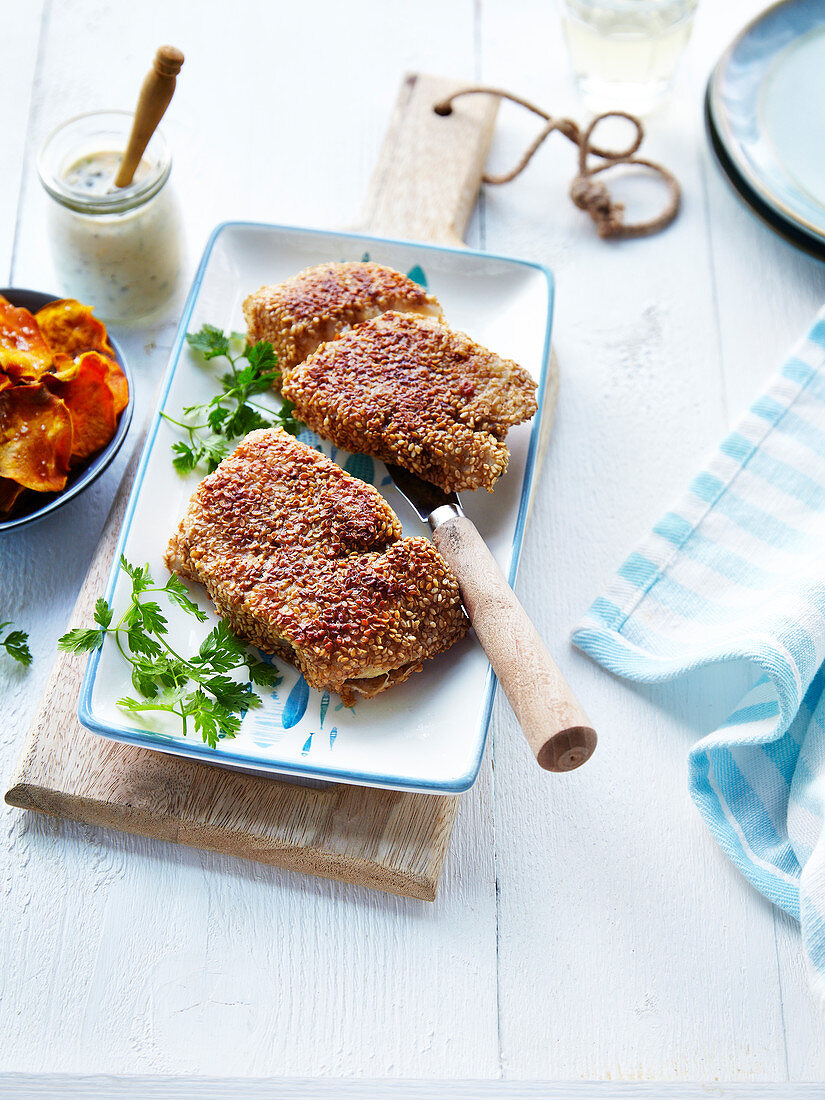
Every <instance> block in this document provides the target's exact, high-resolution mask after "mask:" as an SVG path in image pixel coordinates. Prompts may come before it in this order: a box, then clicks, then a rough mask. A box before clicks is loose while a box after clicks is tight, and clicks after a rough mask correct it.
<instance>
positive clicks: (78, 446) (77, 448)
mask: <svg viewBox="0 0 825 1100" xmlns="http://www.w3.org/2000/svg"><path fill="white" fill-rule="evenodd" d="M107 374H108V367H107V364H106V362H105V361H104V359H103V357H102V356H100V355H96V354H92V355H84V356H83V357H82V359H81V362H80V363H79V364H78V369H77V374H76V375H75V376H74V377H73V378H71V379H70V380H69V381H68V382H57V383H56V384H53V385H54V389H55V392H56V393H58V394H59V395H60V397H62V398H63V400H64V401H65V402H66V407H67V408H68V410H69V413H70V414H71V419H72V430H73V438H72V462H75V461H79V460H80V459H83V458H88V457H89V455H92V454H94V453H95V451H99V450H100V448H101V447H105V446H106V444H107V443H108V442H109V440H110V439H111V438H112V436H113V435H114V434H115V428H116V427H117V418H116V416H115V399H114V397H113V395H112V391H111V390H110V389H109V386H108V384H107V382H106V377H107ZM0 400H2V394H0Z"/></svg>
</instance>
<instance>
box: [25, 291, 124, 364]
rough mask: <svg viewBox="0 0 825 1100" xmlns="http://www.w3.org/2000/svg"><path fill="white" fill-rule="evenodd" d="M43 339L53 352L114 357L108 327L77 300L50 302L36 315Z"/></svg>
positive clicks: (89, 307) (64, 299)
mask: <svg viewBox="0 0 825 1100" xmlns="http://www.w3.org/2000/svg"><path fill="white" fill-rule="evenodd" d="M35 320H36V321H37V323H38V325H39V326H40V331H41V332H42V333H43V337H44V339H45V341H46V343H47V344H48V346H49V347H50V348H51V350H52V351H53V352H58V351H62V352H65V354H66V355H71V356H75V355H77V353H78V352H81V351H86V350H87V349H91V350H93V351H102V352H105V353H106V354H107V355H114V349H113V348H112V345H111V344H110V343H109V335H108V333H107V332H106V326H105V325H104V324H103V322H102V321H98V319H97V317H94V316H93V315H92V307H91V306H84V305H83V303H82V302H77V301H75V299H74V298H61V299H59V300H58V301H56V302H49V304H48V305H47V306H43V308H42V309H39V310H38V311H37V313H36V314H35Z"/></svg>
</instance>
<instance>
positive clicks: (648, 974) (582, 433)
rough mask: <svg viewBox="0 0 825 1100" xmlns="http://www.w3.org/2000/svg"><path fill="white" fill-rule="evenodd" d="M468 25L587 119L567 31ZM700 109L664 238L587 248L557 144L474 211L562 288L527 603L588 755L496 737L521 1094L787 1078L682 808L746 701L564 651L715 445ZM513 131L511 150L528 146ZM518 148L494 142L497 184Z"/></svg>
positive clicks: (552, 15)
mask: <svg viewBox="0 0 825 1100" xmlns="http://www.w3.org/2000/svg"><path fill="white" fill-rule="evenodd" d="M482 15H483V19H482V46H483V65H482V73H483V78H484V80H485V81H486V82H490V83H493V84H502V85H504V86H507V87H511V88H513V89H514V90H515V91H518V92H520V93H521V94H523V95H527V96H528V97H533V98H535V99H536V100H538V101H539V102H540V103H541V104H542V105H544V106H546V107H547V108H548V109H550V110H552V111H554V112H556V113H564V112H569V111H572V112H574V117H578V118H580V119H581V118H583V117H585V115H586V112H584V110H583V109H582V108H581V107H580V106H579V105H578V104H577V103H576V101H575V99H574V97H573V96H572V94H571V91H570V81H569V76H568V70H567V64H566V58H565V55H564V47H563V43H562V41H561V32H560V25H559V21H558V13H557V11H555V10H554V9H553V8H552V7H551V6H550V5H546V4H544V3H532V4H523V5H521V7H520V16H521V26H520V31H519V42H520V48H519V50H518V51H512V52H511V53H510V54H509V55H508V54H507V53H505V52H504V51H503V50H501V49H500V47H499V43H500V42H502V41H503V40H504V39H505V38H506V37H507V36H508V34H510V35H512V34H513V33H514V31H515V26H514V24H513V20H512V6H511V5H508V4H506V3H503V2H500V0H485V2H484V4H483V8H482ZM528 26H529V28H530V33H529V35H528V34H526V33H525V29H526V28H527V27H528ZM721 41H724V39H721V40H720V39H719V38H717V39H716V44H715V45H713V49H714V50H715V49H716V48H718V47H719V45H720V44H721ZM711 45H712V44H711V43H707V44H706V45H705V46H702V45H701V44H700V46H699V48H706V49H710V48H711ZM701 91H702V83H701V79H700V78H697V75H696V72H695V70H693V69H692V68H691V67H690V66H689V67H688V68H687V69H686V70H685V71H683V73H682V74H681V75H680V78H679V82H678V86H677V94H676V96H675V97H674V100H673V102H672V103H671V104H670V106H669V107H668V108H667V109H665V110H664V111H663V112H661V113H660V114H659V115H658V116H654V117H653V118H651V120H650V121H649V125H648V131H649V137H648V141H647V143H646V145H645V148H644V155H646V156H650V157H652V158H654V159H661V160H662V161H663V162H664V163H665V164H667V165H668V166H669V167H670V168H672V169H673V170H674V171H675V173H676V175H677V176H678V178H679V179H680V180H681V181H682V184H683V187H684V198H685V202H684V209H683V212H682V214H681V216H680V218H679V220H678V221H677V222H676V223H675V225H674V226H673V227H672V228H670V229H669V230H668V231H667V232H666V233H664V234H662V235H660V236H657V237H654V238H651V239H649V240H642V241H636V242H633V241H629V242H624V243H619V244H617V243H615V242H614V243H605V242H602V241H600V240H599V239H598V238H597V237H596V236H595V233H594V230H593V227H592V226H591V225H590V223H589V221H588V220H587V218H586V217H585V216H584V215H583V214H582V213H580V212H579V211H577V210H576V209H575V208H574V207H573V206H572V204H571V203H570V201H569V199H568V197H567V189H568V187H569V184H570V181H571V178H572V176H573V174H574V172H575V154H574V152H573V150H572V148H571V147H570V146H569V145H568V143H567V142H566V141H565V140H564V139H562V138H561V137H560V136H558V135H556V136H554V137H553V139H552V141H551V144H550V146H549V147H546V148H545V149H544V150H543V151H542V152H541V153H540V154H539V155H538V156H537V157H536V159H535V161H534V163H533V164H532V165H531V166H530V168H529V169H528V172H527V173H525V175H524V176H523V177H521V178H520V179H519V180H517V181H516V182H514V183H513V184H511V185H508V186H506V187H502V188H498V189H495V190H491V191H489V192H488V195H487V199H486V210H487V212H488V223H487V245H488V247H490V248H491V249H493V250H500V251H505V250H506V251H510V252H514V253H521V254H526V255H528V256H531V257H533V258H538V259H542V260H544V261H545V262H549V263H550V264H551V265H552V266H553V267H554V270H555V272H556V276H557V279H558V289H559V293H558V302H557V328H556V348H557V351H558V354H559V359H560V364H561V371H562V385H561V398H560V404H559V412H558V418H557V428H556V432H555V438H554V440H553V441H552V443H551V447H550V452H549V454H548V462H547V468H546V471H545V475H544V477H543V479H542V483H541V486H540V489H539V495H538V497H537V501H536V523H535V525H534V526H533V528H532V529H531V530H530V531H529V532H528V536H527V541H526V546H525V556H524V565H523V571H522V575H521V581H520V588H519V591H520V593H521V595H522V598H523V599H524V600H525V601H526V602H527V605H528V606H529V607H530V608H531V610H532V612H533V614H534V616H535V618H536V621H537V623H538V625H539V627H540V629H541V630H542V632H543V634H544V636H545V637H546V638H547V640H548V641H549V643H550V645H551V648H552V649H553V650H554V651H555V652H556V653H557V655H558V657H559V660H560V663H561V664H562V667H563V668H564V669H565V671H566V672H567V673H568V675H569V679H570V681H571V683H572V684H573V685H574V688H575V690H576V691H577V693H578V695H579V696H580V698H581V699H582V701H583V703H584V706H585V708H586V709H588V710H589V712H590V716H591V718H592V719H593V721H594V723H595V725H596V727H597V729H598V730H599V731H600V734H601V743H600V747H599V749H598V750H597V753H596V756H595V757H594V758H593V760H592V761H591V762H590V764H588V765H587V766H586V767H585V768H584V769H582V771H581V772H577V773H574V774H572V775H570V776H564V777H556V776H548V775H544V774H540V773H539V772H538V771H537V770H536V768H535V765H534V764H533V762H532V761H531V760H530V758H529V753H527V752H525V749H524V746H523V745H522V744H521V742H520V740H519V738H518V735H517V732H516V730H515V729H514V728H513V723H512V720H511V719H510V718H509V715H507V717H506V720H505V722H504V726H505V727H506V728H505V729H504V730H503V731H502V735H501V736H497V739H496V745H495V748H496V769H495V776H496V835H497V874H498V883H499V898H500V917H499V925H500V944H499V956H500V1004H501V1008H500V1011H501V1024H500V1027H501V1037H502V1065H503V1068H504V1073H505V1075H506V1076H507V1077H512V1078H538V1077H541V1078H545V1077H549V1078H552V1079H560V1078H568V1077H569V1078H581V1077H585V1078H611V1079H614V1080H673V1079H680V1080H691V1079H694V1080H695V1079H702V1080H726V1079H734V1080H739V1079H741V1080H759V1079H762V1080H770V1079H777V1078H784V1076H785V1073H786V1060H785V1051H784V1035H783V1018H782V1011H781V1001H780V989H779V979H778V973H777V965H776V957H775V947H774V932H773V914H772V910H771V907H770V906H769V905H768V904H767V903H765V902H763V901H762V900H761V899H760V898H759V897H758V896H757V895H756V893H755V892H754V891H752V890H751V888H750V887H749V886H747V884H746V883H745V881H744V880H743V879H742V878H741V877H740V876H739V875H738V873H737V872H736V871H735V870H734V869H733V867H732V866H731V865H730V864H729V863H728V861H727V860H725V859H724V857H723V856H722V854H721V853H720V852H719V850H718V849H717V847H716V845H715V844H714V842H713V841H712V839H711V837H710V835H709V834H708V832H707V831H706V829H705V828H704V826H703V825H702V823H701V821H700V819H699V816H698V814H697V813H696V811H695V809H694V807H693V805H692V803H691V802H690V799H689V797H688V793H687V784H686V759H685V758H686V750H687V747H688V745H689V744H690V743H691V742H692V741H693V740H696V739H697V737H698V736H699V735H700V733H702V732H704V731H705V730H707V729H710V728H712V719H713V714H714V712H716V713H717V714H719V715H720V716H721V714H722V713H723V712H724V709H725V704H724V699H723V696H724V695H727V697H728V700H731V699H734V698H736V696H737V691H738V689H737V683H736V679H735V678H734V677H730V676H728V677H725V679H724V680H722V681H720V680H719V679H718V678H716V679H714V677H713V674H707V675H706V676H705V677H704V679H702V680H701V681H694V682H692V683H691V684H689V685H688V684H677V685H674V686H670V687H668V686H665V687H661V688H657V689H640V688H637V687H632V686H629V685H627V684H624V683H621V682H619V681H618V680H616V679H614V678H612V677H609V676H608V675H607V674H606V673H604V672H602V671H600V670H598V669H597V668H596V667H595V666H594V665H592V664H591V663H590V662H588V661H587V660H586V659H585V658H583V657H582V656H581V655H579V654H577V653H574V652H572V651H571V650H570V648H569V645H568V641H567V638H568V631H569V630H570V628H571V627H572V626H573V624H574V623H575V622H576V619H577V618H578V616H580V615H581V613H582V612H583V611H584V609H585V608H586V607H587V605H588V604H589V602H590V600H591V599H592V598H593V597H594V596H595V595H597V594H598V592H599V589H600V587H601V586H603V585H604V583H605V582H606V581H607V579H608V578H609V576H610V575H611V573H612V572H613V570H614V569H615V568H616V567H617V566H618V564H619V563H620V562H621V560H622V559H623V557H624V555H625V554H626V553H627V551H628V550H629V549H630V548H631V547H632V545H633V543H634V542H635V541H637V540H638V539H639V538H640V537H641V536H642V535H643V534H645V533H646V531H647V530H648V529H649V526H650V525H651V523H652V522H654V521H655V519H656V518H658V516H659V515H660V514H661V512H662V511H663V510H665V509H666V507H667V506H668V504H669V503H670V501H671V499H672V498H673V497H674V496H675V495H676V494H677V493H679V492H680V491H681V490H682V488H683V486H684V485H685V484H686V482H687V480H688V479H689V477H690V476H691V475H692V474H693V473H694V472H695V469H696V468H697V466H698V464H699V463H700V462H701V459H702V457H703V455H704V453H706V452H707V451H708V450H709V449H710V448H711V447H712V446H713V445H714V444H715V443H716V442H717V440H718V438H719V437H720V436H721V434H722V433H723V431H724V428H725V424H726V413H725V403H724V396H725V395H724V390H723V384H722V376H721V371H720V360H719V346H718V335H717V332H716V328H715V313H714V297H713V285H712V277H711V276H712V271H711V256H710V243H709V237H708V228H707V219H706V214H705V197H704V188H703V177H702V163H703V155H704V136H703V133H702V129H701V118H700V110H699V104H700V100H701ZM506 117H507V116H506V115H505V114H504V113H503V114H502V119H503V120H504V119H506ZM509 117H510V118H511V119H512V123H511V125H512V134H513V135H514V134H515V133H516V132H518V131H520V132H521V141H522V142H523V141H524V140H525V131H526V130H527V129H532V130H533V131H534V130H535V124H528V125H527V126H525V125H524V124H523V123H521V122H520V121H519V120H518V119H517V117H516V116H515V115H514V114H513V113H512V112H511V113H510V116H509ZM515 146H516V141H515V137H514V136H504V135H503V136H502V138H501V141H500V143H499V146H498V147H497V149H496V150H495V158H494V159H495V162H496V164H507V163H508V162H510V161H511V160H513V159H514V154H515V153H516V152H517V150H516V148H515ZM697 697H698V698H700V699H703V700H706V704H705V706H704V707H701V708H697V706H696V704H695V700H696V699H697Z"/></svg>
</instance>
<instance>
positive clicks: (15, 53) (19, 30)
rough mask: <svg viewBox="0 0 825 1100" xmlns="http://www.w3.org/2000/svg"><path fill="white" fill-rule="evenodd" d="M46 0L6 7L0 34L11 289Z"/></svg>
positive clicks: (4, 251)
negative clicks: (30, 111) (32, 94)
mask: <svg viewBox="0 0 825 1100" xmlns="http://www.w3.org/2000/svg"><path fill="white" fill-rule="evenodd" d="M43 6H44V0H30V2H29V3H25V4H7V5H5V7H4V9H3V33H2V35H0V89H2V97H3V103H4V104H5V105H6V107H5V110H4V112H3V170H2V172H0V210H2V211H3V216H2V218H0V280H2V285H3V286H6V285H7V279H8V275H9V272H10V270H11V258H12V251H13V249H14V234H15V229H16V227H17V218H16V212H17V205H18V199H19V197H20V183H21V180H22V176H23V170H24V165H25V167H26V171H27V173H29V174H30V173H32V172H34V171H35V167H34V162H33V159H32V157H31V156H30V155H27V154H28V153H29V152H30V149H29V147H27V144H26V135H27V132H28V125H29V106H30V99H31V90H32V85H33V83H34V76H35V65H36V61H37V48H38V43H39V41H40V31H41V26H42V23H43Z"/></svg>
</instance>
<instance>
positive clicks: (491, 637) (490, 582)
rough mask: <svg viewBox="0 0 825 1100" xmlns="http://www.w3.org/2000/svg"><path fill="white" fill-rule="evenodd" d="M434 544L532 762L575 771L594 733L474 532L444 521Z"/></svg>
mask: <svg viewBox="0 0 825 1100" xmlns="http://www.w3.org/2000/svg"><path fill="white" fill-rule="evenodd" d="M433 541H434V542H435V545H436V546H437V547H438V550H439V551H440V553H441V555H442V556H443V557H444V559H445V560H446V561H447V564H448V565H449V566H450V568H451V569H452V571H453V573H455V576H456V579H457V580H458V583H459V587H460V588H461V598H462V600H463V602H464V606H465V608H466V609H467V614H468V615H469V617H470V622H471V623H472V624H473V628H474V629H475V632H476V635H477V637H478V640H479V641H480V642H481V645H482V647H483V648H484V651H485V653H486V654H487V656H488V657H489V658H490V664H491V665H492V666H493V671H494V672H495V674H496V676H497V677H498V682H499V683H500V684H501V686H502V688H503V689H504V694H505V695H506V696H507V698H508V699H509V700H510V705H511V706H512V708H513V710H514V712H515V715H516V718H518V720H519V722H520V723H521V728H522V730H523V731H524V735H525V737H526V738H527V741H528V742H529V744H530V748H531V749H532V750H533V753H534V754H535V757H536V760H538V762H539V764H540V765H541V766H542V767H543V768H546V769H547V770H548V771H553V772H567V771H572V770H573V768H578V767H580V766H581V765H582V764H584V762H585V761H586V760H588V759H589V758H590V756H591V755H592V753H593V750H594V749H595V747H596V731H595V730H594V729H593V728H592V726H591V725H590V722H589V720H588V718H587V715H586V714H585V713H584V711H583V710H582V708H581V707H580V706H579V704H578V702H577V701H576V698H575V696H574V695H573V692H572V691H571V690H570V688H569V686H568V685H567V682H566V681H565V679H564V677H563V676H562V674H561V671H560V670H559V668H558V666H557V665H556V663H555V661H554V660H553V658H552V657H551V656H550V654H549V653H548V652H547V648H546V646H545V645H544V642H543V641H542V640H541V638H540V637H539V634H538V631H537V630H536V628H535V627H534V626H533V624H532V623H531V622H530V620H529V619H528V617H527V613H526V612H525V610H524V608H523V607H522V606H521V604H520V603H519V602H518V600H517V599H516V594H515V592H513V590H512V588H511V587H510V585H509V584H508V583H507V581H506V580H505V579H504V576H503V574H502V572H501V570H500V569H499V567H498V565H497V564H496V561H495V558H494V557H493V555H492V554H491V553H490V551H489V550H488V548H487V546H486V544H485V542H484V540H483V539H482V537H481V535H480V534H479V533H478V531H477V529H476V527H475V525H474V524H473V523H472V522H471V520H469V519H468V518H467V517H466V516H455V517H453V518H451V519H447V520H445V521H444V522H443V523H440V524H439V525H438V526H437V527H436V528H435V531H434V532H433Z"/></svg>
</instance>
